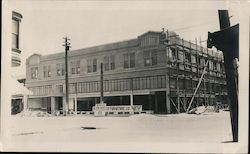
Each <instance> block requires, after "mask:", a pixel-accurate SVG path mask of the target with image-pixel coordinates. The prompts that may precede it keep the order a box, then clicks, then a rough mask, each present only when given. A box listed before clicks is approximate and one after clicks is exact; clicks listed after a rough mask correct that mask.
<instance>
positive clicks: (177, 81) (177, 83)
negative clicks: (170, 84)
mask: <svg viewBox="0 0 250 154" xmlns="http://www.w3.org/2000/svg"><path fill="white" fill-rule="evenodd" d="M178 69H179V68H178ZM176 86H177V108H178V113H180V109H181V104H180V96H179V93H180V89H179V74H177V79H176Z"/></svg>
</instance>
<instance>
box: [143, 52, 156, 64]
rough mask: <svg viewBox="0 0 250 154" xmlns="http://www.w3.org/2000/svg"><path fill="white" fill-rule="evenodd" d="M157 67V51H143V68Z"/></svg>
mask: <svg viewBox="0 0 250 154" xmlns="http://www.w3.org/2000/svg"><path fill="white" fill-rule="evenodd" d="M151 65H157V51H144V66H151Z"/></svg>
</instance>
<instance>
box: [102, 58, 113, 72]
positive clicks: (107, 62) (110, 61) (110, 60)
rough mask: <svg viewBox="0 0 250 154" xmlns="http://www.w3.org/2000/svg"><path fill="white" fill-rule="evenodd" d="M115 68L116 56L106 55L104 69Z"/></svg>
mask: <svg viewBox="0 0 250 154" xmlns="http://www.w3.org/2000/svg"><path fill="white" fill-rule="evenodd" d="M114 69H115V56H114V55H112V56H106V57H104V70H105V71H108V70H114Z"/></svg>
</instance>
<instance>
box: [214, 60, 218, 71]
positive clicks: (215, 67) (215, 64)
mask: <svg viewBox="0 0 250 154" xmlns="http://www.w3.org/2000/svg"><path fill="white" fill-rule="evenodd" d="M213 67H214V70H215V71H216V70H217V63H216V62H213Z"/></svg>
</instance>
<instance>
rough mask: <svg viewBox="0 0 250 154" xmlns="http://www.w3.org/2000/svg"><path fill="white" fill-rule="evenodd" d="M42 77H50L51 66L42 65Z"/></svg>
mask: <svg viewBox="0 0 250 154" xmlns="http://www.w3.org/2000/svg"><path fill="white" fill-rule="evenodd" d="M43 77H45V78H46V77H51V66H50V65H48V66H43Z"/></svg>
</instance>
